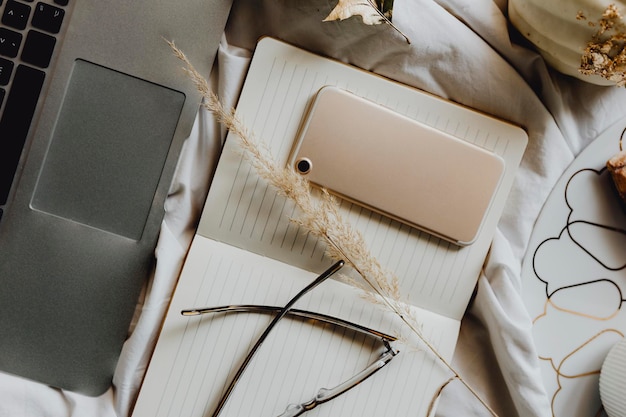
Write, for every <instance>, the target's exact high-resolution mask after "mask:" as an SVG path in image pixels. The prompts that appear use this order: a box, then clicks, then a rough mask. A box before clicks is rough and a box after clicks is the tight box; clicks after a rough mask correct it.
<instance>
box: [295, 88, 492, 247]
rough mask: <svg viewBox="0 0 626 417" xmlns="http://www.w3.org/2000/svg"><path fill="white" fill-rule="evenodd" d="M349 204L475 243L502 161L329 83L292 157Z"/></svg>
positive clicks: (303, 171)
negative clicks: (358, 205)
mask: <svg viewBox="0 0 626 417" xmlns="http://www.w3.org/2000/svg"><path fill="white" fill-rule="evenodd" d="M289 164H290V165H291V166H293V167H294V169H296V171H297V172H299V173H300V174H302V175H304V176H306V177H307V178H308V180H309V181H310V182H311V183H312V184H314V185H317V186H319V187H323V188H326V189H328V190H329V191H330V192H331V193H334V194H336V195H338V196H339V197H341V198H343V199H347V200H349V201H352V202H354V203H357V204H360V205H363V206H364V207H366V208H369V209H370V210H373V211H375V212H378V213H380V214H382V215H385V216H388V217H390V218H392V219H395V220H398V221H400V222H403V223H405V224H408V225H410V226H412V227H415V228H418V229H421V230H424V231H426V232H428V233H431V234H433V235H435V236H437V237H440V238H442V239H445V240H448V241H450V242H453V243H455V244H457V245H469V244H471V243H472V242H474V240H475V239H476V237H477V235H478V233H479V231H480V228H481V225H482V223H483V221H484V218H485V214H486V213H487V210H488V208H489V206H490V204H491V202H492V200H493V197H494V194H495V193H496V191H497V189H498V186H499V184H500V180H501V178H502V175H503V173H504V161H503V159H502V158H501V157H500V156H498V155H496V154H495V153H493V152H490V151H488V150H486V149H483V148H481V147H478V146H476V145H473V144H470V143H468V142H466V141H464V140H462V139H459V138H456V137H454V136H451V135H449V134H447V133H444V132H442V131H440V130H437V129H434V128H432V127H429V126H426V125H424V124H422V123H420V122H417V121H415V120H413V119H410V118H408V117H405V116H403V115H401V114H399V113H397V112H395V111H392V110H390V109H388V108H386V107H384V106H381V105H379V104H376V103H374V102H372V101H369V100H367V99H364V98H362V97H359V96H357V95H355V94H353V93H350V92H348V91H345V90H342V89H339V88H337V87H333V86H326V87H323V88H322V89H320V90H319V92H318V93H317V95H316V97H315V99H314V101H313V103H312V104H311V106H310V109H309V110H308V112H307V114H306V115H305V118H304V120H303V123H302V125H301V128H300V131H299V134H298V136H297V138H296V140H295V143H294V147H293V150H292V153H291V156H290V158H289Z"/></svg>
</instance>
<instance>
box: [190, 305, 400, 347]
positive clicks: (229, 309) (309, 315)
mask: <svg viewBox="0 0 626 417" xmlns="http://www.w3.org/2000/svg"><path fill="white" fill-rule="evenodd" d="M281 309H282V307H278V306H266V305H258V304H236V305H225V306H218V307H206V308H194V309H189V310H183V311H181V314H182V315H183V316H198V315H201V314H208V313H268V314H271V313H274V314H276V313H278V312H280V310H281ZM287 314H288V315H289V316H295V317H300V318H305V319H311V320H317V321H320V322H322V323H327V324H333V325H336V326H340V327H346V328H348V329H350V330H353V331H356V332H360V333H365V334H368V335H371V336H375V337H379V338H381V339H384V340H388V341H390V342H393V341H395V340H397V337H395V336H392V335H389V334H385V333H383V332H381V331H378V330H374V329H371V328H369V327H365V326H362V325H360V324H357V323H352V322H349V321H347V320H343V319H340V318H338V317H333V316H329V315H326V314H323V313H317V312H313V311H307V310H300V309H297V308H292V309H291V310H289V311H288V312H287Z"/></svg>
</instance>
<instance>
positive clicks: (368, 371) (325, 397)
mask: <svg viewBox="0 0 626 417" xmlns="http://www.w3.org/2000/svg"><path fill="white" fill-rule="evenodd" d="M383 343H384V344H385V346H386V348H387V350H386V351H385V352H383V353H382V355H381V356H380V357H379V358H378V360H376V362H374V363H372V364H371V365H369V366H368V367H367V368H365V369H364V370H362V371H361V372H359V373H358V374H356V375H354V376H353V377H352V378H350V379H348V380H346V381H344V382H342V383H341V384H339V385H337V386H336V387H334V388H330V389H329V388H321V389H320V390H319V391H318V392H317V395H315V397H314V398H312V399H311V400H309V401H307V402H304V403H302V404H290V405H289V406H287V409H286V410H285V412H283V413H282V414H281V415H279V416H278V417H297V416H299V415H301V414H304V413H306V412H307V411H310V410H312V409H314V408H315V407H317V406H318V405H320V404H323V403H325V402H327V401H330V400H332V399H333V398H336V397H338V396H340V395H341V394H343V393H344V392H346V391H349V390H350V389H352V388H354V387H356V386H357V385H359V384H360V383H361V382H363V381H365V380H366V379H367V378H369V377H370V376H372V375H373V374H374V373H376V372H377V371H379V370H380V369H382V368H383V367H384V366H385V365H387V364H388V363H389V362H390V361H391V360H392V359H393V357H394V356H396V355H397V354H398V353H399V352H398V351H396V350H394V349H393V348H392V347H391V345H390V344H389V342H388V341H386V340H384V339H383Z"/></svg>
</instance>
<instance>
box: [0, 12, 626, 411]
mask: <svg viewBox="0 0 626 417" xmlns="http://www.w3.org/2000/svg"><path fill="white" fill-rule="evenodd" d="M328 3H334V2H327V1H326V0H292V1H277V0H236V1H235V4H234V6H233V13H232V17H231V21H230V22H229V26H228V27H227V30H226V33H225V36H224V38H223V42H222V45H221V48H220V51H219V54H218V65H217V67H216V68H217V71H214V74H213V77H212V82H213V83H214V86H215V88H216V90H217V91H218V93H219V94H220V96H221V97H222V100H223V101H224V102H225V103H226V104H227V105H235V104H236V99H237V96H238V93H239V89H240V86H241V83H242V81H243V78H244V77H245V70H246V68H247V65H248V63H249V57H250V55H251V52H252V49H253V48H254V44H255V43H256V40H257V39H258V37H259V36H261V35H272V36H275V37H278V38H281V39H283V40H286V41H288V42H290V43H293V44H296V45H299V46H302V47H304V48H306V49H310V50H312V51H315V52H320V53H323V54H325V55H329V56H332V57H335V58H337V59H340V60H343V61H346V62H350V63H352V64H354V65H357V66H360V67H362V68H365V69H368V70H371V71H374V72H377V73H380V74H382V75H384V76H387V77H389V78H392V79H396V80H398V81H401V82H404V83H406V84H410V85H413V86H416V87H419V88H421V89H424V90H426V91H429V92H432V93H434V94H437V95H439V96H442V97H445V98H448V99H452V100H454V101H457V102H459V103H462V104H465V105H468V106H471V107H473V108H476V109H478V110H481V111H484V112H486V113H489V114H493V115H495V116H498V117H501V118H504V119H507V120H510V121H512V122H514V123H518V124H520V125H522V126H523V127H524V128H525V129H526V130H527V131H528V133H529V137H530V141H529V145H528V149H527V151H526V154H525V156H524V159H523V162H522V166H521V169H520V171H519V174H518V176H517V180H516V183H515V186H514V188H513V191H512V193H511V196H510V199H509V202H508V205H507V207H506V210H505V213H504V216H503V218H502V220H501V222H500V224H499V227H498V231H497V234H496V236H495V239H494V242H493V246H492V251H491V254H490V256H489V258H488V260H487V263H486V266H485V268H484V272H483V274H482V276H481V277H480V279H479V283H478V287H477V293H476V298H475V300H474V301H473V303H472V304H471V306H470V309H469V310H468V313H467V315H466V317H465V319H464V321H463V326H462V329H461V337H460V341H459V345H458V347H457V352H456V355H455V360H454V364H455V366H456V367H457V368H458V369H459V370H460V371H461V374H462V375H464V377H465V378H466V379H467V380H468V381H469V382H470V384H471V385H472V386H474V387H475V388H476V390H477V391H478V392H479V393H480V394H481V395H483V396H484V397H485V399H487V401H488V402H489V404H490V405H492V407H493V408H494V409H495V410H496V411H497V412H498V414H499V415H500V416H516V415H519V416H522V417H527V416H529V417H530V416H548V415H550V409H549V403H548V400H547V397H546V395H545V394H544V392H543V388H542V385H541V377H540V374H539V369H538V364H537V359H536V354H535V352H534V348H533V344H532V339H531V333H530V324H531V323H530V319H529V317H528V315H527V313H526V311H525V309H524V305H523V303H522V300H521V297H520V293H519V290H520V286H521V285H522V283H521V280H520V269H521V261H522V259H523V256H524V254H525V251H526V245H527V242H528V239H529V237H530V233H531V231H532V227H533V223H534V221H535V219H536V218H537V215H538V214H539V211H540V209H541V206H542V204H543V202H544V201H545V199H546V197H547V196H548V193H549V192H550V190H551V188H552V186H553V185H554V183H555V182H556V180H557V179H558V178H559V176H560V174H561V173H562V172H563V170H564V169H565V168H566V167H567V165H568V164H569V163H570V162H571V161H572V160H573V158H574V157H575V156H576V155H577V154H578V153H579V152H580V151H581V150H582V149H583V148H584V147H585V146H586V145H588V144H589V143H590V142H591V141H592V140H593V139H594V138H595V137H596V136H597V135H598V134H599V133H601V132H602V131H603V130H604V129H606V128H607V127H609V126H610V125H611V124H613V123H614V122H616V121H617V120H619V119H620V118H624V117H626V90H624V89H623V88H615V87H610V88H606V87H596V86H593V85H590V84H586V83H583V82H580V81H577V80H574V79H573V78H569V77H565V76H562V75H560V74H558V73H556V72H554V71H552V70H551V69H549V68H547V67H546V65H545V63H544V61H543V60H542V59H541V57H540V56H539V55H538V54H537V53H535V52H534V51H533V50H532V49H531V48H529V47H528V44H526V43H525V42H524V41H522V40H520V38H519V37H518V35H515V34H513V33H512V32H511V31H510V27H509V26H508V24H507V20H506V1H505V0H438V1H432V0H395V7H394V23H395V24H396V25H397V27H398V28H400V29H401V30H402V32H404V33H405V34H406V35H407V36H408V37H409V38H410V39H411V45H410V46H409V45H407V44H405V43H404V42H403V41H402V39H401V38H400V37H399V36H398V35H397V34H396V33H395V32H394V31H393V30H392V29H390V28H389V27H386V26H377V27H368V26H363V25H362V24H360V23H358V22H355V21H345V22H340V23H339V22H329V23H322V22H321V19H322V18H323V17H325V14H327V13H328V7H329V5H328ZM199 41H202V40H199ZM235 45H236V46H235ZM181 76H184V75H182V74H181ZM224 134H225V132H224V130H223V128H221V126H219V125H217V124H216V123H215V121H214V120H213V119H212V116H211V115H210V114H207V113H206V112H205V111H204V110H201V111H200V112H199V113H198V117H197V120H196V124H195V126H194V130H193V132H192V134H191V136H190V138H189V140H188V141H187V143H186V145H185V148H184V151H183V154H182V156H181V160H180V163H179V167H178V170H177V175H176V179H175V182H174V184H173V185H172V189H171V195H170V197H169V198H168V201H167V204H166V209H167V213H166V217H165V219H164V221H163V225H162V233H161V237H160V240H159V244H158V247H157V251H156V256H157V267H156V271H155V274H154V277H153V279H152V280H151V282H150V284H149V286H148V287H147V288H146V291H145V298H144V299H143V300H142V303H141V304H140V309H139V310H138V312H139V313H140V314H138V320H137V321H136V323H135V324H134V326H133V332H132V334H131V336H130V337H129V339H128V341H127V343H126V344H125V346H124V349H123V352H122V356H121V359H120V362H119V365H118V368H117V371H116V374H115V377H114V387H113V388H112V389H111V390H109V391H108V392H107V393H106V394H105V395H103V396H101V397H98V398H90V397H84V396H81V395H77V394H74V393H71V392H63V391H60V390H56V389H52V388H48V387H45V386H42V385H40V384H37V383H34V382H30V381H25V380H22V379H20V378H16V377H12V376H8V375H0V416H2V417H4V416H10V417H15V416H24V417H30V416H51V417H57V416H58V417H67V416H77V417H78V416H80V417H83V416H85V417H87V416H88V417H114V416H119V417H124V416H127V415H128V413H129V409H130V407H131V406H132V402H133V400H134V397H135V395H136V393H137V390H138V387H139V384H140V382H141V378H142V375H143V372H144V371H145V367H146V365H147V362H148V359H149V356H150V352H151V349H152V347H153V344H154V341H155V339H156V336H157V332H158V328H159V323H160V321H161V318H162V316H163V314H164V312H165V309H166V307H167V303H168V301H169V297H170V295H171V292H172V289H173V287H174V284H175V280H176V277H177V273H178V271H179V269H180V266H181V264H182V261H183V258H184V255H185V252H186V249H187V247H188V245H189V243H190V239H191V236H192V235H193V231H194V229H195V224H196V221H197V218H198V215H199V210H200V208H201V206H202V202H203V200H204V197H205V195H206V191H207V187H208V183H209V179H210V174H211V172H212V170H213V167H214V164H215V162H216V158H217V156H218V154H219V149H220V146H221V143H222V140H223V137H224ZM25 331H27V329H25ZM437 415H438V416H440V417H447V416H450V417H451V416H483V415H488V413H487V411H486V410H485V409H484V408H483V407H481V406H480V405H479V404H478V403H477V402H476V401H475V400H474V399H473V398H472V397H471V395H470V394H469V393H468V392H467V390H466V389H465V388H464V387H462V386H461V385H460V384H459V383H453V384H451V385H450V386H449V387H447V388H446V389H445V390H444V392H443V395H442V398H441V401H440V404H439V407H438V411H437Z"/></svg>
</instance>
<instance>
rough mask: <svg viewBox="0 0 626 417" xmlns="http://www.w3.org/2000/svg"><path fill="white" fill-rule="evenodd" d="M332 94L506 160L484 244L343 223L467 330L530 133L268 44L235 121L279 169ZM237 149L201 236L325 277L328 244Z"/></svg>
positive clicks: (411, 293) (358, 220) (355, 214)
mask: <svg viewBox="0 0 626 417" xmlns="http://www.w3.org/2000/svg"><path fill="white" fill-rule="evenodd" d="M325 85H335V86H338V87H340V88H343V89H345V90H348V91H351V92H353V93H354V94H357V95H360V96H363V97H365V98H367V99H370V100H372V101H375V102H377V103H379V104H382V105H384V106H387V107H390V108H392V109H394V110H395V111H397V112H398V113H401V114H403V115H405V116H408V117H410V118H413V119H415V120H418V121H420V122H422V123H424V124H426V125H429V126H432V127H435V128H437V129H440V130H443V131H445V132H447V133H450V134H452V135H454V136H457V137H460V138H462V139H464V140H467V141H468V142H471V143H474V144H476V145H478V146H481V147H483V148H485V149H488V150H490V151H493V152H495V153H497V154H499V155H500V156H502V157H503V159H504V160H505V165H506V166H505V173H504V177H503V179H502V182H501V186H500V188H499V190H498V192H497V193H496V196H495V200H494V202H493V204H492V205H491V207H490V209H489V213H488V215H487V218H486V220H485V222H484V224H483V227H482V229H481V232H480V234H479V237H478V239H477V240H476V242H475V243H473V244H472V245H470V246H467V247H459V246H456V245H454V244H451V243H449V242H446V241H444V240H440V239H438V238H435V237H433V236H431V235H429V234H428V233H425V232H420V231H418V230H416V229H413V228H410V227H408V226H405V225H402V224H400V223H398V222H395V221H391V220H389V219H387V218H384V217H381V216H380V215H378V214H375V213H372V212H370V211H369V210H366V209H363V208H361V207H359V206H356V205H353V204H350V203H348V202H342V203H341V206H342V210H343V213H344V216H345V218H346V219H348V221H349V222H350V223H351V224H352V225H353V226H354V227H355V228H357V229H358V230H360V232H361V233H362V234H363V235H364V237H365V240H366V241H367V242H368V244H369V246H370V249H371V251H372V252H373V254H374V255H375V256H376V257H377V259H378V260H379V261H380V262H381V263H382V264H383V265H384V266H385V267H386V268H388V269H389V270H391V271H394V272H395V273H396V274H397V275H398V277H399V278H400V281H401V287H402V288H401V290H402V293H403V294H404V295H405V296H407V297H409V300H410V302H411V304H414V305H417V306H419V307H421V308H424V309H427V310H431V311H433V312H437V313H439V314H443V315H446V316H448V317H451V318H455V319H458V320H460V319H461V317H462V315H463V313H464V311H465V308H466V306H467V303H468V301H469V298H470V296H471V294H472V291H473V288H474V286H475V283H476V279H477V277H478V275H479V273H480V269H481V266H482V263H483V260H484V258H485V255H486V253H487V250H488V248H489V245H490V242H491V238H492V236H493V233H494V230H495V227H496V224H497V222H498V219H499V217H500V214H501V212H502V209H503V207H504V203H505V200H506V197H507V195H508V192H509V190H510V187H511V184H512V181H513V176H514V173H515V170H516V169H517V167H518V165H519V161H520V159H521V156H522V154H523V151H524V149H525V146H526V140H527V139H526V134H525V132H524V131H523V130H522V129H520V128H518V127H515V126H512V125H510V124H508V123H504V122H502V121H499V120H496V119H494V118H491V117H489V116H486V115H483V114H481V113H477V112H475V111H472V110H469V109H467V108H465V107H461V106H459V105H456V104H453V103H451V102H448V101H445V100H442V99H439V98H437V97H434V96H432V95H429V94H426V93H424V92H421V91H419V90H416V89H412V88H409V87H406V86H404V85H401V84H398V83H395V82H392V81H389V80H387V79H384V78H382V77H378V76H376V75H373V74H372V73H369V72H366V71H362V70H359V69H356V68H354V67H351V66H347V65H345V64H342V63H339V62H336V61H332V60H329V59H325V58H321V57H319V56H316V55H314V54H311V53H308V52H305V51H302V50H300V49H297V48H294V47H292V46H289V45H286V44H284V43H281V42H279V41H276V40H274V39H271V38H265V39H262V40H261V41H260V43H259V45H258V46H257V49H256V51H255V54H254V57H253V60H252V63H251V66H250V69H249V72H248V76H247V78H246V82H245V84H244V88H243V91H242V94H241V97H240V99H239V104H238V106H237V114H238V117H239V118H240V119H241V120H242V121H243V122H244V124H245V125H246V126H247V128H248V129H249V131H250V132H252V133H253V134H254V136H255V137H256V138H257V139H258V140H260V141H262V142H264V143H266V144H267V145H268V147H269V149H270V150H271V152H272V154H273V156H274V157H275V159H276V160H277V161H278V163H279V164H285V163H286V161H287V158H288V156H289V154H290V151H291V147H292V144H293V142H294V139H295V137H296V136H297V132H298V129H299V126H300V123H301V121H302V119H303V117H304V116H305V114H306V110H307V107H308V106H309V105H310V103H311V101H312V99H313V97H314V96H315V94H316V93H317V91H318V90H319V89H320V88H321V87H323V86H325ZM337 117H341V115H340V114H338V115H337ZM236 139H237V138H234V137H232V138H231V137H229V138H228V139H227V141H226V145H225V147H224V150H223V153H222V156H221V158H220V161H219V165H218V168H217V171H216V174H215V178H214V181H213V183H212V185H211V189H210V191H209V195H208V198H207V202H206V205H205V209H204V213H203V216H202V219H201V224H200V227H199V231H198V233H199V234H202V235H204V236H207V237H210V238H213V239H216V240H218V241H222V242H226V243H228V244H231V245H235V246H238V247H240V248H243V249H246V250H249V251H253V252H255V253H258V254H263V255H265V256H269V257H271V258H274V259H278V260H281V261H284V262H286V263H289V264H292V265H295V266H298V267H301V268H304V269H307V270H310V271H320V270H322V269H323V265H327V264H329V261H328V260H326V259H324V256H323V255H324V246H323V244H321V243H320V242H318V241H317V240H315V239H313V238H311V237H310V236H309V235H308V234H307V233H306V231H304V230H300V229H299V228H297V227H295V226H294V224H293V223H292V222H290V220H289V219H290V218H293V217H296V216H297V215H298V213H297V212H296V210H295V209H294V206H293V204H292V203H291V202H289V201H285V200H284V199H283V198H281V197H277V195H276V192H275V191H274V190H273V189H272V188H271V187H268V185H267V184H266V183H265V182H264V181H262V180H260V179H259V178H258V177H257V175H256V173H255V172H254V170H253V169H252V168H251V166H250V164H249V163H248V162H247V160H245V159H244V158H243V157H242V154H241V151H240V149H239V147H238V143H237V140H236ZM381 140H385V138H381ZM448 168H449V167H442V169H448ZM434 175H436V173H434ZM460 175H462V173H460ZM399 198H401V196H399Z"/></svg>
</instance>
